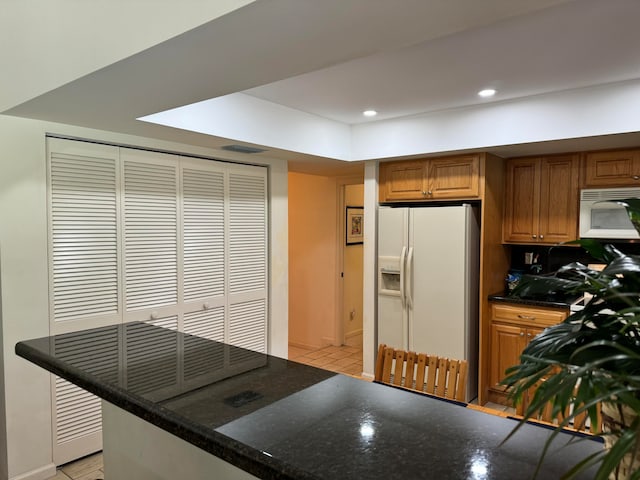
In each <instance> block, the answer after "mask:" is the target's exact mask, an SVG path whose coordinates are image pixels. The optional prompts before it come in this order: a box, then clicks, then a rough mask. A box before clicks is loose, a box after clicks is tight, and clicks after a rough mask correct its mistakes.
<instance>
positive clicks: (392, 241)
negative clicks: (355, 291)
mask: <svg viewBox="0 0 640 480" xmlns="http://www.w3.org/2000/svg"><path fill="white" fill-rule="evenodd" d="M408 220H409V209H407V208H389V207H380V209H379V210H378V257H379V258H381V257H383V258H385V259H389V258H393V257H395V258H397V259H398V262H399V263H398V264H400V263H402V262H404V260H405V256H406V255H403V251H404V252H405V253H406V250H407V242H408V234H409V229H408ZM379 264H380V265H381V264H382V262H379ZM401 270H402V271H403V272H404V264H403V265H402V269H401ZM401 283H402V286H403V287H404V278H403V280H402V282H401ZM382 290H384V289H382ZM378 292H379V293H378V329H377V330H378V343H386V344H387V345H389V346H392V347H394V348H401V349H406V348H408V335H409V327H408V312H407V310H406V308H405V302H404V295H398V294H395V295H393V294H385V293H384V292H380V288H379V289H378Z"/></svg>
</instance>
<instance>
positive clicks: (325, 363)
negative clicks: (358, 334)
mask: <svg viewBox="0 0 640 480" xmlns="http://www.w3.org/2000/svg"><path fill="white" fill-rule="evenodd" d="M289 359H290V360H295V361H296V362H300V363H305V364H307V365H312V366H314V367H322V368H324V369H326V370H332V371H334V372H338V373H344V374H346V375H352V376H355V377H360V376H361V374H362V348H359V347H348V346H342V347H334V346H329V347H324V348H320V349H307V348H300V347H294V346H289ZM49 480H104V472H103V470H102V453H96V454H93V455H89V456H88V457H84V458H81V459H80V460H76V461H75V462H71V463H67V464H65V465H62V466H61V467H59V468H58V471H57V473H56V475H55V477H51V478H50V479H49Z"/></svg>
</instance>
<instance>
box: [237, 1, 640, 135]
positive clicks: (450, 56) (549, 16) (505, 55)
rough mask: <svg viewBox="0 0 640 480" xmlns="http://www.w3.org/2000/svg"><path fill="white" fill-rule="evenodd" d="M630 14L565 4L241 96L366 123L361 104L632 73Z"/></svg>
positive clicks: (447, 102) (637, 70)
mask: <svg viewBox="0 0 640 480" xmlns="http://www.w3.org/2000/svg"><path fill="white" fill-rule="evenodd" d="M450 3H451V4H454V3H455V2H450ZM475 3H476V5H481V4H483V2H475ZM529 4H530V5H532V6H533V5H536V2H529ZM638 19H640V2H638V1H637V0H632V1H617V0H613V1H602V0H590V1H577V2H569V3H565V4H561V5H557V6H555V7H554V8H547V9H544V10H540V11H536V12H533V13H530V14H526V15H520V16H517V17H509V18H505V19H502V20H498V21H496V22H494V23H492V24H490V25H484V26H480V27H476V28H471V29H468V30H465V31H461V32H456V33H452V34H449V35H445V36H443V37H439V38H435V39H429V40H427V41H423V42H421V43H419V44H417V45H413V46H410V47H405V48H399V49H393V50H387V51H384V52H379V53H376V54H373V55H369V56H366V57H362V58H357V59H354V60H351V61H348V62H344V63H341V64H339V65H333V66H331V67H328V68H324V69H321V70H317V71H314V72H310V73H306V74H303V75H299V76H296V77H292V78H288V79H285V80H281V81H278V82H274V83H271V84H269V85H264V86H260V87H256V88H253V89H249V90H247V91H246V92H245V93H248V94H250V95H253V96H256V97H258V98H261V99H263V100H269V101H272V102H275V103H279V104H282V105H286V106H288V107H292V108H295V109H298V110H302V111H305V112H309V113H315V114H317V115H320V116H322V117H326V118H329V119H332V120H336V121H339V122H343V123H347V124H355V123H362V122H366V121H368V119H367V118H366V117H364V116H363V115H362V114H361V113H362V111H363V110H365V109H367V108H373V109H375V110H377V111H378V112H379V115H378V116H377V117H375V120H383V119H388V118H395V117H401V116H406V115H416V114H420V113H424V112H432V111H436V110H444V109H450V108H457V107H463V106H469V105H476V104H481V103H483V102H487V100H484V99H482V98H480V97H479V96H478V95H477V92H478V91H479V90H481V89H483V88H495V89H497V90H498V94H497V95H496V96H495V97H494V98H493V99H491V100H488V101H501V100H507V99H513V98H520V97H526V96H530V95H538V94H542V93H548V92H556V91H561V90H569V89H573V88H579V87H586V86H591V85H598V84H603V83H611V82H619V81H624V80H630V79H637V78H640V48H638V47H639V46H640V28H638Z"/></svg>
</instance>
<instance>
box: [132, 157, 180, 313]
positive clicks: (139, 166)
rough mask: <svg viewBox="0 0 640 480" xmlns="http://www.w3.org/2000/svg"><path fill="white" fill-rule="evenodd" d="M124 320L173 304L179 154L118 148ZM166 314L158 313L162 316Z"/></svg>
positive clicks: (176, 250)
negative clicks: (121, 209) (121, 218)
mask: <svg viewBox="0 0 640 480" xmlns="http://www.w3.org/2000/svg"><path fill="white" fill-rule="evenodd" d="M121 156H122V159H123V170H124V171H123V184H124V202H123V203H124V206H123V216H124V270H125V273H124V278H125V292H124V296H125V306H126V314H125V321H129V320H139V319H141V318H140V317H137V316H132V315H128V313H129V312H132V311H136V310H137V311H140V310H146V309H157V308H159V307H166V306H172V305H176V304H177V303H178V248H179V246H178V200H177V194H178V192H177V189H178V186H177V168H178V167H177V161H178V158H179V157H174V156H170V155H162V154H158V153H150V152H138V151H127V150H125V149H123V150H122V153H121ZM165 314H166V312H161V316H164V315H165Z"/></svg>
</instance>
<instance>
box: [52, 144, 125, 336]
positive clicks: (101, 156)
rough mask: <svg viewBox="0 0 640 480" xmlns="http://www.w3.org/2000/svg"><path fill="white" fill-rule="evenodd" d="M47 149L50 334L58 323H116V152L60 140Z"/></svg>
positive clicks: (117, 270) (57, 331) (59, 331)
mask: <svg viewBox="0 0 640 480" xmlns="http://www.w3.org/2000/svg"><path fill="white" fill-rule="evenodd" d="M47 145H48V150H49V152H48V155H49V229H50V233H49V253H50V262H51V263H50V269H49V272H50V273H49V275H50V285H51V295H50V298H51V300H50V301H51V319H52V333H61V328H63V327H60V329H58V328H57V327H56V325H55V324H56V323H58V322H65V321H74V320H90V319H94V320H95V319H98V320H101V323H102V324H105V323H116V322H118V321H119V320H120V319H119V290H118V276H119V265H118V231H117V228H118V221H119V218H118V206H117V198H116V194H117V182H118V163H117V162H118V149H117V148H115V147H110V146H105V145H93V144H88V143H83V142H71V141H67V140H60V139H48V142H47ZM72 323H73V322H72ZM90 326H96V324H91V325H86V324H85V325H84V326H79V327H78V328H88V327H90ZM66 328H67V329H68V328H69V327H66Z"/></svg>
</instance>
